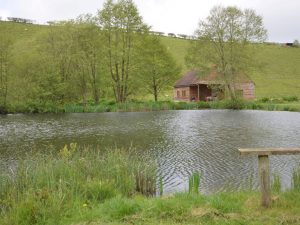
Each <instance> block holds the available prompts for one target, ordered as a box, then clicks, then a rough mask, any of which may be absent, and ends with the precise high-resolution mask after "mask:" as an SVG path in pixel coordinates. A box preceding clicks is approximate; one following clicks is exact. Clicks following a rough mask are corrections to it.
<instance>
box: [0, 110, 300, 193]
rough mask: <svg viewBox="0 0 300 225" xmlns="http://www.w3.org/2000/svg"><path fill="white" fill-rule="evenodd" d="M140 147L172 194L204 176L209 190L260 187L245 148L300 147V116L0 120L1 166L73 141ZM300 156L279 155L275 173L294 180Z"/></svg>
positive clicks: (172, 114)
mask: <svg viewBox="0 0 300 225" xmlns="http://www.w3.org/2000/svg"><path fill="white" fill-rule="evenodd" d="M71 142H76V143H78V144H79V145H95V146H99V148H104V147H111V146H117V147H129V146H133V147H134V148H135V149H136V151H138V152H139V153H140V155H141V157H142V155H143V152H145V151H149V152H150V153H151V154H152V156H153V157H155V158H156V160H157V162H158V165H159V170H158V176H162V177H163V182H164V192H165V193H171V192H177V191H185V190H187V184H188V182H187V180H188V176H189V175H190V174H191V173H192V172H193V171H200V172H201V174H202V180H201V190H202V192H204V193H211V192H215V191H222V190H224V189H244V188H250V186H251V187H253V188H257V187H258V179H257V177H258V176H257V158H256V157H253V156H247V157H240V156H239V154H238V151H237V149H238V148H240V147H242V148H251V147H299V146H300V113H292V112H265V111H230V110H203V111H163V112H140V113H103V114H59V115H52V114H47V115H7V116H1V117H0V168H2V170H3V169H7V168H9V167H11V166H13V165H14V164H15V162H16V159H18V158H21V157H23V156H24V155H25V154H32V153H31V152H34V151H37V150H41V149H49V147H48V146H49V145H51V146H53V148H54V149H60V148H61V147H63V146H64V145H65V144H68V143H71ZM298 163H300V156H273V157H271V169H272V172H273V173H278V174H279V175H280V176H281V178H282V182H283V186H284V187H285V188H288V187H289V186H290V183H291V173H292V170H293V168H294V167H295V166H296V165H297V164H298Z"/></svg>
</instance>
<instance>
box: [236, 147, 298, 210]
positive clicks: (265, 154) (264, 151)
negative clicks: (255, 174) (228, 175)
mask: <svg viewBox="0 0 300 225" xmlns="http://www.w3.org/2000/svg"><path fill="white" fill-rule="evenodd" d="M239 152H240V154H241V155H242V156H246V155H255V156H258V171H259V175H260V189H261V202H262V206H264V207H269V206H270V204H271V182H270V160H269V156H270V155H296V154H300V148H244V149H239Z"/></svg>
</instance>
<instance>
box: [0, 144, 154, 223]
mask: <svg viewBox="0 0 300 225" xmlns="http://www.w3.org/2000/svg"><path fill="white" fill-rule="evenodd" d="M155 170H156V167H155V163H154V162H153V163H152V162H151V159H150V158H148V157H147V156H146V154H145V156H144V157H143V159H140V157H138V156H137V155H136V154H135V151H133V150H132V149H129V150H125V149H113V150H111V149H108V150H102V151H98V150H94V149H90V148H87V147H85V148H79V147H77V145H76V144H70V146H65V147H64V148H63V149H61V150H60V151H59V152H58V153H57V154H54V155H42V154H37V155H35V156H33V157H30V158H28V159H24V160H21V161H19V163H18V166H17V168H14V169H12V170H11V171H10V173H3V174H1V173H0V224H2V225H6V224H7V225H14V224H15V225H21V224H24V225H25V224H26V225H27V224H28V225H33V224H60V223H61V221H64V220H66V219H68V218H70V217H74V216H77V215H81V213H82V212H87V211H85V210H88V209H91V207H92V206H93V207H95V206H97V205H99V204H100V203H103V202H104V201H105V200H107V199H113V198H116V197H122V198H130V197H132V196H134V195H136V194H141V195H144V196H152V195H155V194H156V189H155V185H156V183H155V182H156V180H155V174H156V171H155Z"/></svg>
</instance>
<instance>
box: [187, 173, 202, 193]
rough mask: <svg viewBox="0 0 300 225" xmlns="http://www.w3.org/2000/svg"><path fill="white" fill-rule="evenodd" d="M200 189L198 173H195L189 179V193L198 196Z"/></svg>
mask: <svg viewBox="0 0 300 225" xmlns="http://www.w3.org/2000/svg"><path fill="white" fill-rule="evenodd" d="M199 188H200V173H199V172H197V171H195V172H193V173H192V175H191V176H190V177H189V193H194V194H198V193H199Z"/></svg>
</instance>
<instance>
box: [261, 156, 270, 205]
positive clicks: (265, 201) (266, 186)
mask: <svg viewBox="0 0 300 225" xmlns="http://www.w3.org/2000/svg"><path fill="white" fill-rule="evenodd" d="M258 168H259V176H260V189H261V204H262V206H264V207H269V206H270V203H271V186H270V162H269V156H267V155H260V156H258Z"/></svg>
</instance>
